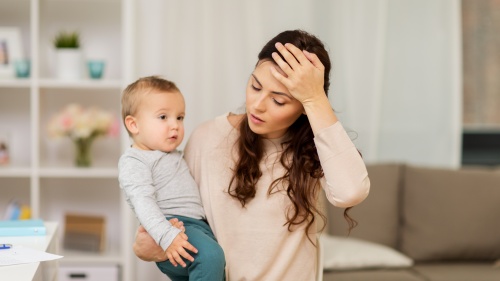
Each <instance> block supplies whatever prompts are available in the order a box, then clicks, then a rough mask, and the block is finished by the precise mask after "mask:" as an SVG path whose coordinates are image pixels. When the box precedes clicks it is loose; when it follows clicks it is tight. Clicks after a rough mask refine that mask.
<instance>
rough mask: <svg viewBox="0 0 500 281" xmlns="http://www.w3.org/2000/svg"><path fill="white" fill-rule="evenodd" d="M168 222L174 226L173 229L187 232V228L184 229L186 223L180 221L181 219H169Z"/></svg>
mask: <svg viewBox="0 0 500 281" xmlns="http://www.w3.org/2000/svg"><path fill="white" fill-rule="evenodd" d="M168 221H169V222H170V224H172V226H173V227H177V228H178V229H180V230H181V231H182V232H184V231H186V228H184V223H183V222H182V221H180V220H179V219H177V218H173V219H169V220H168Z"/></svg>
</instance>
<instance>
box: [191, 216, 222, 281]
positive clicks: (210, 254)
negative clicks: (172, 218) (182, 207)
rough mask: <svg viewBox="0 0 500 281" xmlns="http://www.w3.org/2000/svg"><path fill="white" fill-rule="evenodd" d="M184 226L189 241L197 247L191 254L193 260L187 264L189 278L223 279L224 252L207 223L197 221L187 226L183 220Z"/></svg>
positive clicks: (213, 280) (204, 280)
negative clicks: (194, 252)
mask: <svg viewBox="0 0 500 281" xmlns="http://www.w3.org/2000/svg"><path fill="white" fill-rule="evenodd" d="M184 226H185V227H186V234H187V236H188V241H189V243H191V244H192V245H193V246H194V247H196V249H198V253H197V254H194V255H193V258H194V261H193V262H192V263H190V264H189V265H188V266H187V268H188V271H189V280H190V281H192V280H200V281H224V280H225V272H224V270H225V265H226V261H225V258H224V252H223V251H222V248H221V247H220V245H219V244H218V243H217V241H216V240H215V237H214V235H213V234H212V231H211V230H210V227H209V226H208V224H206V223H205V222H203V221H198V222H197V223H193V224H190V225H189V227H188V226H186V222H185V221H184ZM186 264H187V263H186Z"/></svg>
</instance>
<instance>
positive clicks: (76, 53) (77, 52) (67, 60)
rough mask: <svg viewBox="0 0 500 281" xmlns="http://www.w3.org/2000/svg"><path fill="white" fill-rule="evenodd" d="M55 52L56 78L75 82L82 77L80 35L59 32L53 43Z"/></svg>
mask: <svg viewBox="0 0 500 281" xmlns="http://www.w3.org/2000/svg"><path fill="white" fill-rule="evenodd" d="M53 44H54V47H55V50H56V77H57V78H59V79H65V80H76V79H80V78H81V77H82V68H83V55H82V52H81V49H80V34H79V33H78V32H76V31H74V32H66V31H60V32H59V33H58V34H57V35H56V36H55V37H54V41H53Z"/></svg>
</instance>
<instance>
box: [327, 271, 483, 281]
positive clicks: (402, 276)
mask: <svg viewBox="0 0 500 281" xmlns="http://www.w3.org/2000/svg"><path fill="white" fill-rule="evenodd" d="M426 280H427V279H424V278H423V277H421V276H419V275H418V274H416V273H415V272H413V271H412V270H406V269H373V270H356V271H330V272H328V271H327V272H325V273H323V281H426ZM472 280H474V279H472Z"/></svg>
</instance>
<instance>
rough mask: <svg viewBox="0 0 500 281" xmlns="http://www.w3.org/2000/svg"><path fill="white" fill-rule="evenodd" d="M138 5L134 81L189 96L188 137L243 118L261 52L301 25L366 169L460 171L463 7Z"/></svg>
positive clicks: (412, 3) (455, 1) (429, 2)
mask: <svg viewBox="0 0 500 281" xmlns="http://www.w3.org/2000/svg"><path fill="white" fill-rule="evenodd" d="M136 5H137V10H136V21H135V22H136V24H137V26H136V31H137V32H136V34H134V38H135V40H134V41H135V46H133V48H134V50H136V54H135V58H134V59H135V64H133V65H135V66H136V70H135V75H136V77H139V76H145V75H152V74H159V75H163V76H165V77H167V78H168V79H171V80H173V81H175V82H176V83H177V85H178V86H179V88H180V89H181V91H182V92H183V93H184V96H185V98H186V106H187V119H186V136H189V134H190V133H191V132H192V130H193V129H194V128H195V127H196V126H197V125H198V124H200V123H201V122H203V121H206V120H209V119H211V118H213V117H215V116H218V115H220V114H223V113H225V112H228V111H233V112H234V111H241V110H242V108H243V105H244V95H245V85H246V81H247V79H248V77H249V75H250V73H251V71H252V69H253V67H254V65H255V63H256V58H257V54H258V52H259V51H260V48H261V47H262V46H263V45H264V44H265V43H266V42H267V41H268V40H269V39H270V38H272V37H273V36H274V35H276V34H278V33H279V32H281V31H283V30H287V29H297V28H299V29H304V30H306V31H309V32H311V33H313V34H315V35H317V36H318V37H319V38H320V39H322V40H323V41H324V43H325V44H326V46H327V47H328V49H329V51H330V55H331V59H332V65H333V70H332V76H331V79H332V88H331V91H330V100H331V103H332V106H333V108H334V109H335V110H336V111H337V114H338V116H339V118H340V120H341V121H342V123H343V124H344V126H345V127H346V128H347V130H348V131H349V133H350V135H351V136H352V138H353V139H354V142H355V144H356V146H357V147H358V148H359V149H360V151H361V152H362V154H363V156H364V158H365V160H366V162H367V163H376V162H390V161H398V162H405V163H411V164H417V165H427V166H443V167H457V166H459V162H460V146H461V102H462V101H461V100H462V94H461V91H462V90H461V85H462V80H461V79H462V78H461V36H460V32H461V29H460V26H461V23H460V0H440V1H435V0H331V1H329V0H324V1H319V0H316V1H300V0H279V1H278V0H274V1H269V0H239V1H234V0H210V1H195V0H184V1H179V0H143V1H138V2H136ZM154 271H155V270H142V272H141V269H139V274H140V275H138V276H141V278H140V279H142V280H152V279H148V278H146V279H144V276H147V275H148V274H156V273H153V272H154ZM156 271H157V270H156ZM144 274H145V275H144ZM158 276H161V274H160V275H158ZM158 280H161V279H158Z"/></svg>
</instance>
